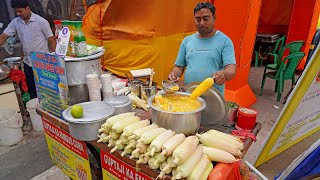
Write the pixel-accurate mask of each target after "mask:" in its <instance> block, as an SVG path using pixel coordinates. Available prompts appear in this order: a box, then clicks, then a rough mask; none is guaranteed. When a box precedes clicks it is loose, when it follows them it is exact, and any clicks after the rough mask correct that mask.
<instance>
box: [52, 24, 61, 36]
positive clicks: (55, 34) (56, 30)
mask: <svg viewBox="0 0 320 180" xmlns="http://www.w3.org/2000/svg"><path fill="white" fill-rule="evenodd" d="M53 23H54V27H55V31H54V36H55V37H56V39H58V37H59V32H60V31H61V29H62V22H61V20H54V21H53Z"/></svg>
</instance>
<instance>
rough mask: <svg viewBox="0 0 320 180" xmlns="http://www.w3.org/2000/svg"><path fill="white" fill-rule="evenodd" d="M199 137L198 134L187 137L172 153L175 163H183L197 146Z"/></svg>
mask: <svg viewBox="0 0 320 180" xmlns="http://www.w3.org/2000/svg"><path fill="white" fill-rule="evenodd" d="M198 144H199V139H198V138H197V137H196V136H189V137H187V138H186V139H185V140H184V141H183V142H182V143H181V144H180V145H179V146H178V147H177V148H176V149H175V150H174V151H173V153H172V157H173V163H174V164H176V165H180V164H182V163H183V162H184V161H185V160H187V158H188V157H189V156H191V154H192V153H193V151H194V150H195V149H196V148H197V146H198Z"/></svg>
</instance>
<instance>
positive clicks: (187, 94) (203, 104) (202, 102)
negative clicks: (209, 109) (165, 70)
mask: <svg viewBox="0 0 320 180" xmlns="http://www.w3.org/2000/svg"><path fill="white" fill-rule="evenodd" d="M158 93H159V94H161V95H162V94H165V92H163V91H160V92H158ZM175 94H180V95H185V96H189V95H190V94H189V93H185V92H176V93H175ZM156 95H157V94H155V95H153V96H151V97H150V98H149V99H148V105H149V106H150V107H151V108H152V109H154V110H157V111H160V112H164V113H169V114H181V115H185V114H194V113H197V112H200V111H202V110H204V108H206V105H207V103H206V101H205V100H204V99H203V98H201V97H198V98H197V100H198V101H200V103H201V107H200V108H199V109H197V110H194V111H189V112H170V111H164V110H161V109H159V108H158V107H156V106H154V105H153V103H152V101H153V100H154V97H155V96H156Z"/></svg>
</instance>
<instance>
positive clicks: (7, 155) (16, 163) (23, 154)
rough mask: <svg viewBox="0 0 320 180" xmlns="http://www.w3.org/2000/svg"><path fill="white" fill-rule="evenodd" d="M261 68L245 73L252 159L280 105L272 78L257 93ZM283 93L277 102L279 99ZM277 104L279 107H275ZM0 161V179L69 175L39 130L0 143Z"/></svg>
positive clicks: (282, 161)
mask: <svg viewBox="0 0 320 180" xmlns="http://www.w3.org/2000/svg"><path fill="white" fill-rule="evenodd" d="M262 73H263V68H262V67H259V68H255V67H252V68H251V70H250V75H249V85H250V86H251V88H252V90H253V92H254V94H255V95H256V97H257V102H256V103H255V104H254V105H252V107H253V108H255V109H256V110H257V111H258V113H259V115H258V118H257V121H258V122H261V123H262V129H261V130H260V132H259V134H258V136H257V141H256V142H255V143H253V144H252V145H251V147H250V149H249V151H248V152H247V154H246V156H245V160H247V161H249V162H250V163H252V164H253V163H254V161H255V160H256V158H257V156H258V153H259V152H260V148H261V146H262V144H263V142H264V140H265V138H266V137H267V135H268V133H269V131H270V129H271V128H272V126H273V124H274V123H275V122H276V120H277V117H278V116H279V114H280V112H281V110H282V108H283V105H282V104H281V103H276V94H275V93H274V81H272V80H270V79H268V80H267V81H266V85H265V90H264V93H263V95H262V96H259V93H260V85H261V79H262ZM290 86H291V84H290V82H289V81H287V82H286V84H285V89H284V95H283V97H284V96H285V95H286V93H287V92H288V91H289V88H290ZM283 97H282V100H281V102H282V101H283ZM274 105H277V106H278V107H279V108H275V107H274ZM319 137H320V132H318V133H316V134H314V135H312V136H310V137H309V138H307V139H305V140H303V141H302V142H301V143H298V144H297V145H295V146H294V147H292V148H290V149H288V150H287V151H285V152H283V153H282V154H280V155H279V156H276V157H275V158H273V159H271V160H270V161H268V162H266V163H264V164H263V165H261V166H260V167H258V170H259V171H260V172H261V173H262V174H264V175H265V176H266V177H268V179H273V178H274V177H275V176H277V175H278V174H279V173H280V172H281V171H283V170H284V169H285V168H286V167H287V166H288V165H289V164H290V163H291V162H292V161H293V159H295V158H296V157H297V156H298V155H300V154H301V153H302V152H303V151H304V150H306V149H308V148H309V146H310V145H311V144H312V143H313V142H315V141H316V140H317V139H318V138H319ZM0 161H1V162H5V163H1V165H0V179H15V180H20V179H21V180H24V179H32V180H68V179H69V178H68V177H67V176H65V175H64V174H63V172H62V171H61V170H60V169H59V168H56V167H54V166H53V165H52V162H51V160H50V157H49V153H48V149H47V145H46V142H45V140H44V136H43V134H42V133H41V132H33V131H32V132H29V133H26V134H24V138H23V140H22V141H21V142H19V143H18V144H17V145H15V146H12V147H1V146H0Z"/></svg>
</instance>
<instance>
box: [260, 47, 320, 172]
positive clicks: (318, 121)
mask: <svg viewBox="0 0 320 180" xmlns="http://www.w3.org/2000/svg"><path fill="white" fill-rule="evenodd" d="M319 47H320V46H319ZM319 62H320V51H319V48H318V49H317V51H316V53H314V55H313V57H312V59H311V61H310V62H309V63H308V66H307V68H306V69H305V70H304V72H303V74H302V76H301V78H300V79H299V81H298V83H297V85H296V86H295V89H294V90H293V92H292V93H291V95H290V97H289V99H288V101H287V103H286V105H285V106H284V108H283V110H282V111H281V113H280V116H279V117H278V120H277V121H276V123H275V125H274V126H273V128H272V130H271V131H270V133H269V135H268V137H267V139H266V141H265V142H264V145H263V146H262V148H261V151H260V155H259V156H258V158H257V161H256V162H255V166H259V165H261V164H262V163H264V162H266V161H268V160H270V159H271V158H273V157H275V156H276V155H278V154H280V153H281V152H283V151H285V150H286V149H288V148H289V147H291V146H293V145H294V144H296V143H298V142H300V141H301V140H303V139H304V138H306V137H308V136H310V135H312V134H313V133H315V132H317V131H319V130H320V106H319V102H320V63H319Z"/></svg>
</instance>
